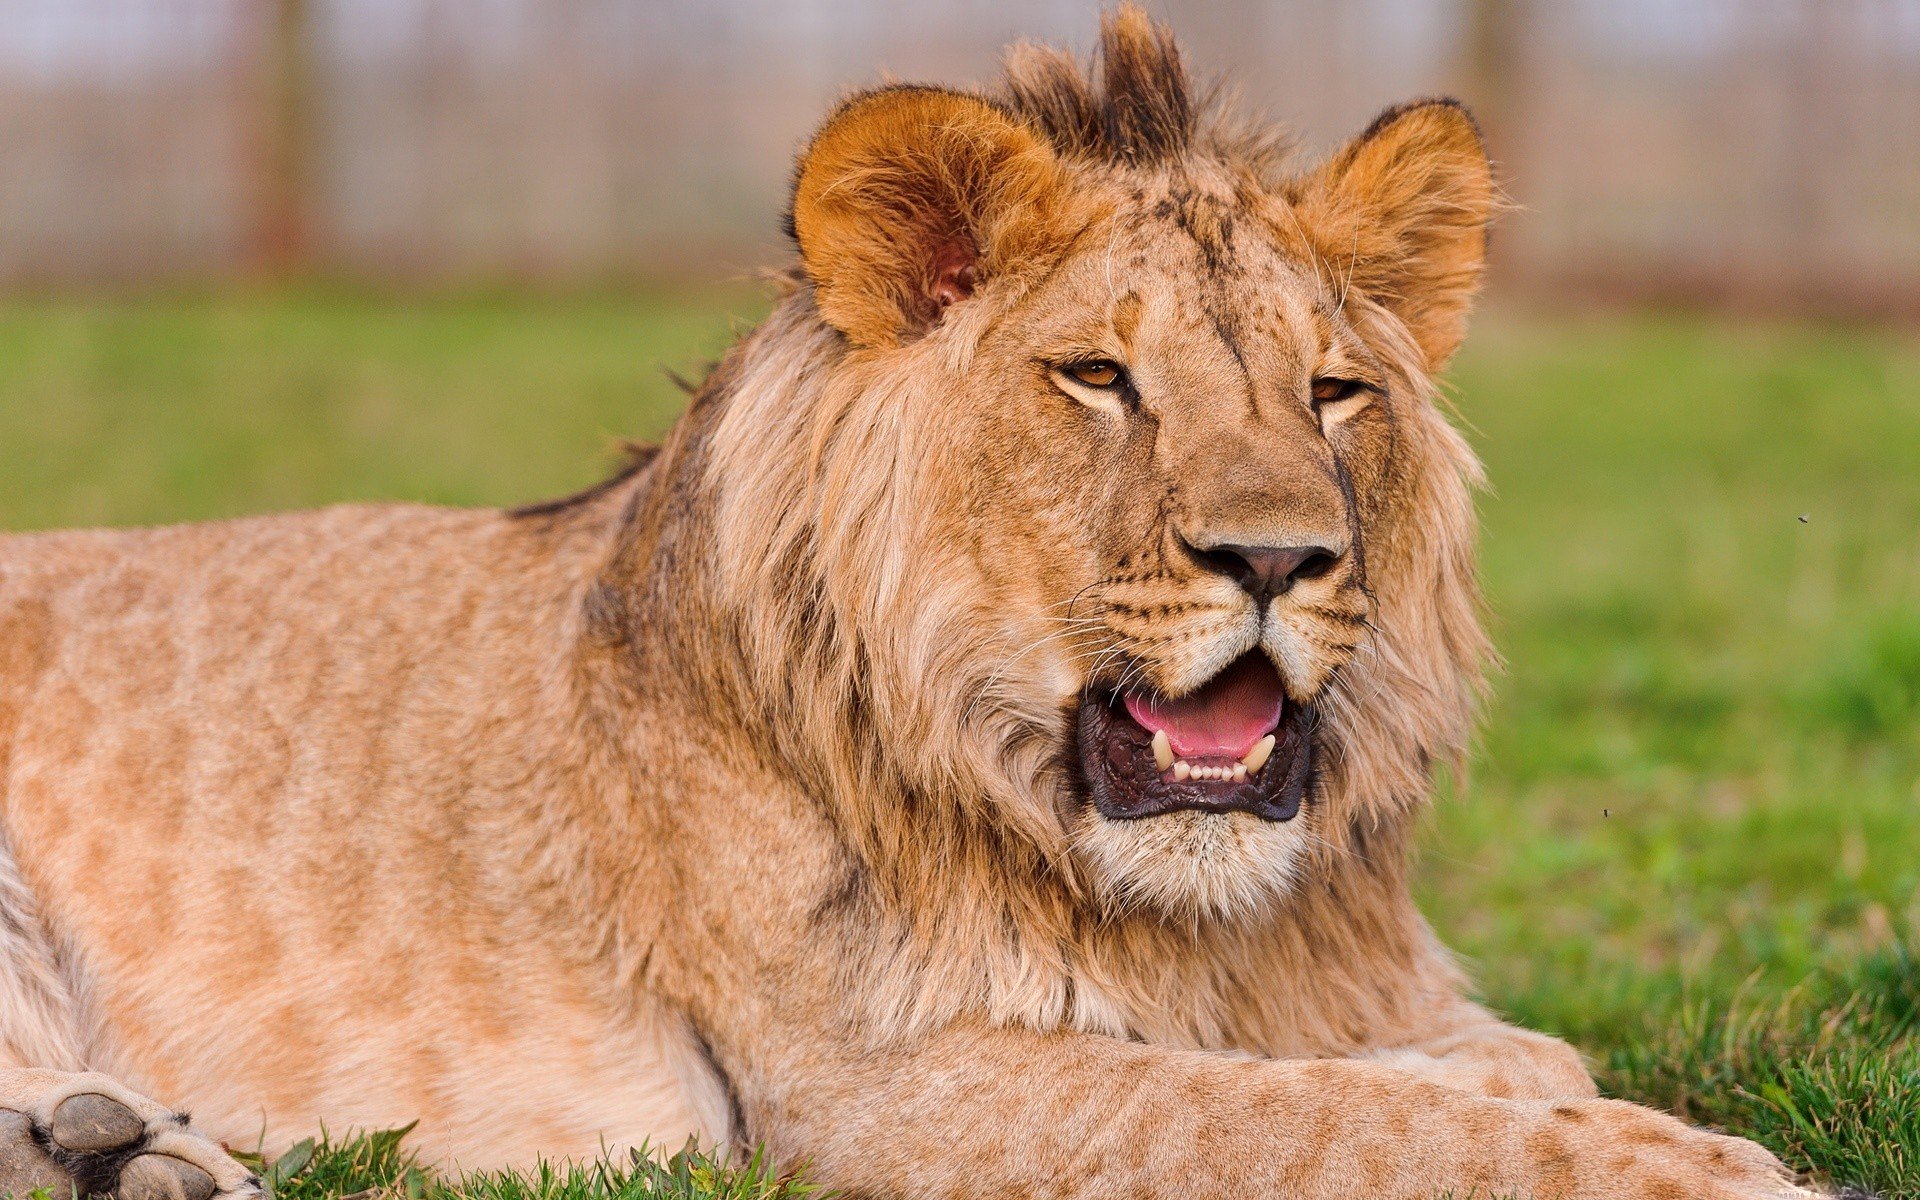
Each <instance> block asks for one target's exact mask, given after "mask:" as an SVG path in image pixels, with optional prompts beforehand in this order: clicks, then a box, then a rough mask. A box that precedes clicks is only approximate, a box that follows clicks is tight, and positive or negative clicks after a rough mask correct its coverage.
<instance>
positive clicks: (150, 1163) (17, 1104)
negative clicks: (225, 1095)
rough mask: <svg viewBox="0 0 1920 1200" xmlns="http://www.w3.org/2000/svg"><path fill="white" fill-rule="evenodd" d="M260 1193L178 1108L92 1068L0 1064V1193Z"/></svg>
mask: <svg viewBox="0 0 1920 1200" xmlns="http://www.w3.org/2000/svg"><path fill="white" fill-rule="evenodd" d="M42 1188H44V1189H46V1190H48V1191H50V1192H52V1193H54V1194H55V1195H80V1196H110V1197H115V1198H116V1200H253V1198H255V1197H258V1196H259V1195H260V1181H259V1180H258V1179H257V1178H255V1177H254V1176H253V1174H252V1173H251V1172H249V1171H248V1170H247V1169H246V1168H245V1167H243V1166H241V1165H240V1164H239V1163H237V1162H235V1161H234V1160H233V1158H232V1157H230V1156H229V1155H228V1154H227V1153H226V1151H224V1150H222V1149H221V1148H220V1146H219V1145H218V1144H217V1143H215V1142H212V1141H209V1140H208V1139H207V1138H204V1137H202V1136H200V1135H199V1134H198V1133H195V1132H194V1131H193V1129H192V1128H191V1127H190V1126H189V1125H188V1124H187V1120H186V1118H185V1117H184V1116H182V1115H179V1114H176V1113H174V1112H172V1111H171V1110H169V1109H167V1108H165V1107H163V1106H162V1105H159V1104H156V1103H154V1102H153V1101H152V1100H149V1099H147V1098H146V1097H145V1096H142V1095H140V1094H139V1093H138V1092H134V1091H132V1090H131V1089H129V1088H127V1087H125V1086H124V1085H122V1084H121V1083H119V1082H118V1081H117V1080H114V1079H112V1078H110V1077H108V1076H105V1075H96V1074H92V1073H70V1072H65V1071H36V1070H12V1071H0V1195H5V1194H9V1193H11V1194H12V1195H14V1196H16V1197H18V1196H25V1195H27V1194H28V1193H30V1192H32V1191H34V1190H36V1189H42Z"/></svg>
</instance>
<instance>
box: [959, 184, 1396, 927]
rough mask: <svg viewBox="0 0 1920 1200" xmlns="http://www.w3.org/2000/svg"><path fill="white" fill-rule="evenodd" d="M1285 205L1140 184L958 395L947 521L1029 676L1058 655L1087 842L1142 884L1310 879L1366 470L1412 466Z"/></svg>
mask: <svg viewBox="0 0 1920 1200" xmlns="http://www.w3.org/2000/svg"><path fill="white" fill-rule="evenodd" d="M1250 205H1251V206H1252V208H1253V211H1251V212H1249V211H1247V209H1248V207H1249V206H1250ZM1271 205H1272V202H1271V201H1268V200H1265V199H1264V198H1259V197H1235V196H1233V195H1231V194H1226V195H1218V194H1215V195H1209V194H1207V193H1204V192H1201V191H1199V190H1197V189H1195V188H1193V187H1192V185H1191V181H1189V180H1168V181H1164V182H1163V183H1162V184H1161V186H1160V187H1159V188H1158V189H1154V190H1150V191H1144V192H1142V193H1141V194H1140V195H1139V197H1138V198H1137V199H1136V198H1133V197H1132V196H1131V194H1127V195H1125V196H1124V197H1123V198H1122V202H1121V203H1120V204H1119V205H1118V206H1117V208H1116V210H1115V211H1114V212H1113V213H1112V214H1111V215H1110V216H1108V217H1107V218H1105V219H1104V220H1102V221H1100V222H1098V223H1097V224H1095V225H1093V226H1092V227H1090V228H1089V229H1088V231H1087V233H1086V234H1085V235H1084V236H1082V237H1080V238H1079V239H1077V241H1076V243H1075V248H1074V249H1073V251H1072V252H1071V253H1070V254H1069V255H1068V256H1067V257H1066V258H1065V259H1064V260H1063V261H1061V262H1060V263H1059V264H1058V265H1057V266H1056V267H1055V269H1054V270H1053V271H1052V272H1051V273H1050V274H1049V275H1048V276H1047V277H1046V278H1045V280H1044V281H1043V282H1042V283H1041V284H1040V285H1039V286H1037V287H1035V288H1034V289H1032V290H1031V291H1030V292H1029V293H1027V294H1026V295H1025V296H1023V297H1022V298H1021V299H1020V300H1019V301H1017V302H1016V303H1014V304H1012V305H1011V306H1010V307H1009V308H1008V309H1007V311H1005V312H1004V313H1003V314H1001V315H1000V317H999V318H998V319H997V320H996V321H994V322H993V323H992V325H991V326H990V327H989V328H988V329H987V330H986V331H985V333H984V335H983V336H982V337H981V338H980V339H979V343H978V347H977V349H976V350H975V351H974V353H973V355H972V356H971V358H970V360H969V361H968V362H967V363H966V365H965V367H964V374H965V378H966V380H969V381H972V382H971V384H968V383H963V382H961V381H958V380H956V381H955V384H956V385H955V388H954V391H953V393H952V394H953V395H954V396H955V397H956V399H960V398H961V397H964V400H963V401H962V402H959V403H955V404H953V405H951V406H950V407H949V409H948V410H947V412H946V414H945V415H944V417H941V418H937V419H938V420H939V426H938V427H939V428H940V429H941V430H942V435H943V441H944V442H946V445H947V450H946V453H947V454H950V455H951V458H950V461H951V462H953V463H954V464H955V465H956V467H957V469H956V470H955V471H953V472H952V473H951V474H949V475H947V476H946V477H945V484H946V485H947V486H949V487H951V488H953V489H954V493H955V494H953V495H951V496H948V497H944V498H942V500H941V501H940V502H939V508H940V509H941V511H943V512H949V513H952V514H954V517H955V520H954V521H953V522H952V525H951V527H950V528H949V529H948V530H947V531H946V536H949V537H951V538H953V539H954V540H955V542H956V544H959V545H965V546H967V547H968V557H969V562H968V564H967V567H968V568H969V569H970V570H971V571H972V572H974V573H976V574H977V576H978V578H979V579H981V580H982V581H983V582H984V585H985V592H986V594H988V595H990V596H992V597H993V607H994V609H995V610H996V611H997V612H998V613H999V614H1000V617H1001V620H1002V621H1003V622H1004V624H1005V626H1006V631H1005V633H1004V634H1003V635H1002V636H999V637H994V638H992V639H990V643H991V647H992V648H993V649H994V650H996V651H997V650H998V649H999V648H1000V647H1002V646H1004V645H1005V643H1006V642H1007V641H1009V640H1012V639H1016V638H1017V639H1024V641H1023V642H1021V643H1020V644H1021V645H1022V646H1024V649H1023V650H1022V651H1020V652H1021V653H1023V654H1024V656H1025V658H1026V659H1027V660H1028V661H1027V662H1026V663H1024V664H1019V665H1020V666H1022V667H1024V670H1022V671H1021V674H1022V676H1023V677H1029V678H1030V677H1031V674H1030V673H1035V669H1036V668H1039V669H1040V670H1041V671H1044V673H1045V678H1036V679H1034V680H1033V683H1034V685H1035V686H1038V687H1040V688H1043V689H1046V690H1047V691H1048V692H1049V693H1050V697H1049V698H1050V699H1053V700H1054V701H1055V702H1056V703H1057V704H1058V706H1059V708H1060V709H1061V710H1062V711H1063V712H1064V713H1065V718H1064V719H1063V721H1062V722H1061V723H1060V726H1059V730H1058V736H1059V738H1060V739H1061V745H1062V750H1063V751H1064V753H1063V756H1062V757H1063V758H1064V759H1065V760H1066V761H1067V762H1068V763H1069V766H1070V770H1069V772H1068V775H1069V778H1068V780H1067V785H1068V786H1069V787H1070V788H1071V790H1072V792H1073V796H1072V803H1071V804H1069V805H1066V806H1065V807H1066V809H1067V811H1068V815H1069V825H1070V827H1071V828H1072V829H1073V830H1074V831H1075V840H1076V842H1077V843H1078V845H1079V847H1080V848H1081V850H1082V851H1083V852H1085V853H1086V854H1089V855H1091V856H1093V857H1094V858H1095V859H1097V860H1098V863H1099V866H1100V873H1101V874H1102V875H1103V876H1106V877H1108V878H1109V879H1110V880H1111V879H1113V878H1115V877H1117V876H1124V877H1125V879H1126V882H1127V886H1128V890H1131V891H1135V892H1138V891H1140V890H1141V888H1142V887H1143V886H1144V887H1145V888H1147V889H1148V890H1151V891H1155V892H1169V891H1181V892H1185V891H1190V890H1191V888H1192V887H1193V886H1194V885H1195V884H1196V883H1199V884H1201V885H1202V886H1212V887H1215V888H1218V887H1225V888H1226V890H1227V892H1237V891H1240V890H1241V889H1243V888H1252V889H1254V890H1265V889H1267V888H1269V887H1271V886H1272V885H1273V884H1275V883H1277V882H1279V881H1281V880H1282V879H1283V878H1284V876H1285V874H1286V873H1287V871H1288V870H1289V868H1290V867H1291V865H1292V863H1293V859H1294V856H1295V855H1296V854H1297V853H1298V852H1299V850H1300V848H1301V846H1302V844H1303V841H1304V839H1305V836H1306V835H1305V828H1304V824H1303V823H1300V822H1299V820H1298V819H1299V817H1300V814H1301V808H1302V803H1303V801H1304V800H1305V799H1306V796H1307V793H1308V789H1309V785H1310V783H1311V782H1312V779H1313V776H1314V773H1315V762H1314V759H1315V755H1316V741H1317V738H1316V727H1317V726H1318V725H1319V722H1318V721H1317V719H1316V702H1317V701H1318V700H1319V699H1320V698H1321V697H1322V695H1323V694H1324V693H1325V692H1326V690H1327V689H1328V687H1329V686H1330V681H1332V680H1333V679H1335V677H1336V676H1338V675H1339V673H1340V672H1341V671H1342V670H1343V669H1344V668H1346V667H1347V665H1348V663H1349V662H1350V661H1351V660H1352V658H1353V656H1354V655H1355V654H1356V653H1357V652H1358V651H1359V649H1360V647H1361V646H1363V645H1364V643H1365V640H1366V636H1367V632H1368V629H1367V626H1368V623H1369V621H1370V620H1371V619H1372V617H1373V615H1374V610H1373V600H1372V597H1371V596H1370V595H1369V592H1368V585H1367V573H1366V564H1365V553H1366V544H1367V532H1368V531H1367V529H1366V527H1365V522H1364V521H1363V517H1362V512H1361V510H1360V508H1359V497H1358V496H1357V495H1356V487H1357V486H1367V485H1371V484H1373V483H1375V482H1377V481H1379V480H1381V479H1382V478H1383V477H1384V475H1385V470H1384V468H1385V465H1386V460H1387V458H1388V456H1389V454H1390V452H1391V448H1392V429H1393V418H1392V415H1391V411H1390V408H1389V403H1388V396H1389V394H1390V392H1391V390H1392V388H1393V385H1394V383H1395V382H1396V380H1395V377H1394V373H1393V372H1392V371H1390V369H1389V368H1388V367H1387V365H1386V364H1385V363H1383V361H1382V359H1381V356H1380V355H1379V354H1378V353H1377V352H1376V351H1375V350H1374V349H1372V348H1371V347H1369V346H1368V344H1367V342H1366V341H1365V339H1364V338H1362V337H1361V336H1360V335H1359V333H1358V332H1356V330H1355V328H1354V326H1353V324H1352V323H1351V322H1350V321H1349V320H1348V319H1347V318H1346V317H1345V315H1344V314H1343V313H1342V311H1341V299H1342V297H1341V295H1340V281H1339V280H1338V279H1329V278H1327V277H1326V275H1325V274H1324V272H1323V273H1322V274H1321V275H1319V276H1318V277H1316V275H1315V267H1314V264H1313V263H1312V262H1311V261H1310V260H1303V259H1296V258H1294V257H1292V256H1291V255H1290V254H1289V251H1288V247H1287V246H1286V245H1284V244H1283V243H1281V242H1280V241H1279V240H1278V239H1276V238H1274V237H1273V236H1272V235H1271V233H1270V232H1269V230H1271V229H1272V228H1273V224H1272V222H1273V219H1274V218H1282V219H1284V214H1282V213H1280V212H1277V211H1274V210H1273V208H1272V207H1271ZM983 383H984V384H985V386H982V384H983ZM1356 481H1361V482H1360V483H1359V484H1356ZM1375 507H1376V508H1377V507H1378V506H1377V505H1376V506H1375ZM983 657H984V656H983ZM1015 665H1016V664H1004V665H1003V664H996V663H989V662H985V661H982V662H981V663H979V664H977V669H979V670H981V671H982V673H983V679H984V677H985V674H986V673H988V672H991V671H992V670H995V669H1005V668H1007V667H1013V666H1015ZM1222 856H1226V857H1228V858H1231V859H1234V860H1236V861H1235V864H1234V865H1233V866H1232V867H1230V868H1227V869H1225V870H1221V869H1218V868H1219V867H1220V861H1219V860H1220V859H1221V858H1222ZM1202 863H1204V864H1205V865H1206V867H1207V868H1208V869H1207V870H1206V871H1204V872H1201V873H1199V874H1196V871H1197V869H1198V868H1199V867H1200V866H1201V865H1202ZM1169 871H1171V872H1173V873H1174V875H1175V878H1172V879H1166V878H1161V876H1162V875H1163V874H1164V873H1166V872H1169ZM1148 877H1152V878H1148ZM1234 898H1235V897H1233V896H1229V895H1227V894H1224V893H1223V894H1222V895H1221V896H1219V897H1217V898H1216V899H1217V900H1218V901H1219V902H1223V903H1231V902H1232V901H1233V899H1234ZM1210 906H1212V903H1211V902H1210Z"/></svg>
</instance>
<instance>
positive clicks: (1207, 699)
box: [1125, 654, 1287, 758]
mask: <svg viewBox="0 0 1920 1200" xmlns="http://www.w3.org/2000/svg"><path fill="white" fill-rule="evenodd" d="M1125 699H1126V702H1127V715H1129V716H1131V717H1132V718H1133V719H1134V720H1136V721H1138V722H1139V723H1140V724H1141V725H1143V726H1145V727H1146V729H1147V731H1148V732H1150V733H1157V732H1159V731H1160V730H1162V729H1164V730H1166V731H1167V740H1168V741H1170V742H1172V743H1173V752H1174V753H1175V754H1176V755H1178V756H1180V757H1181V758H1245V757H1246V756H1247V751H1249V750H1251V749H1253V745H1254V743H1255V742H1257V741H1259V740H1260V739H1261V738H1263V737H1265V736H1266V735H1267V734H1269V733H1272V732H1273V731H1274V729H1275V728H1276V727H1277V726H1278V725H1279V724H1280V718H1281V717H1282V716H1283V715H1284V714H1285V713H1286V711H1287V694H1286V692H1285V691H1283V690H1282V689H1281V687H1280V676H1279V674H1278V673H1277V672H1276V671H1274V669H1273V664H1272V663H1270V662H1268V661H1267V660H1266V658H1265V656H1263V655H1260V654H1249V655H1246V656H1245V657H1243V658H1241V659H1240V660H1239V661H1238V662H1236V663H1234V664H1233V665H1232V666H1231V667H1228V668H1227V669H1226V670H1225V671H1222V672H1221V673H1220V674H1219V675H1216V676H1215V677H1214V678H1213V679H1211V680H1209V681H1208V682H1207V684H1206V686H1205V687H1202V688H1201V689H1200V690H1199V691H1197V692H1194V693H1193V694H1192V695H1189V696H1182V697H1180V698H1179V699H1178V700H1167V699H1163V698H1154V699H1147V698H1145V697H1143V696H1141V695H1140V694H1139V693H1138V692H1128V693H1127V694H1126V697H1125Z"/></svg>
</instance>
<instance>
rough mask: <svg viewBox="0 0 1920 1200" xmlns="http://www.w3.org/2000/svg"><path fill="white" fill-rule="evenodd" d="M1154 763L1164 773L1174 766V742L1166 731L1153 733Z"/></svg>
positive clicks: (1160, 730) (1158, 730) (1161, 730)
mask: <svg viewBox="0 0 1920 1200" xmlns="http://www.w3.org/2000/svg"><path fill="white" fill-rule="evenodd" d="M1153 763H1154V765H1155V766H1157V767H1159V768H1160V769H1161V770H1162V771H1164V770H1166V769H1167V768H1168V767H1170V766H1172V765H1173V742H1172V741H1171V740H1169V739H1168V737H1167V731H1166V730H1164V729H1156V730H1154V731H1153Z"/></svg>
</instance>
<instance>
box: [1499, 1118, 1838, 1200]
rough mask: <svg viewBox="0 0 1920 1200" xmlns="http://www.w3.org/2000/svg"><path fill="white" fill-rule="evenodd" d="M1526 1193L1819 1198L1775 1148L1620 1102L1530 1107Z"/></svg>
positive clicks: (1609, 1198)
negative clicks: (1533, 1119)
mask: <svg viewBox="0 0 1920 1200" xmlns="http://www.w3.org/2000/svg"><path fill="white" fill-rule="evenodd" d="M1531 1107H1534V1108H1535V1109H1536V1114H1535V1115H1536V1117H1537V1125H1536V1126H1535V1128H1534V1129H1533V1130H1532V1131H1530V1132H1529V1134H1528V1136H1527V1138H1526V1148H1527V1157H1528V1167H1529V1173H1530V1174H1532V1175H1533V1176H1534V1178H1532V1179H1530V1180H1528V1181H1526V1182H1527V1184H1528V1185H1529V1186H1528V1187H1527V1189H1526V1190H1527V1191H1529V1192H1530V1193H1531V1194H1532V1195H1534V1196H1537V1197H1547V1196H1556V1195H1557V1196H1564V1197H1567V1198H1568V1200H1572V1198H1574V1197H1578V1198H1579V1200H1786V1198H1802V1197H1816V1196H1819V1195H1820V1193H1818V1192H1812V1191H1809V1190H1807V1189H1805V1188H1803V1187H1800V1186H1799V1185H1798V1184H1797V1183H1795V1181H1794V1178H1793V1174H1792V1172H1790V1171H1788V1170H1787V1168H1786V1167H1785V1165H1783V1164H1782V1163H1781V1162H1780V1160H1779V1159H1777V1158H1775V1157H1774V1156H1773V1154H1772V1152H1771V1151H1769V1150H1767V1149H1766V1148H1765V1147H1764V1146H1761V1145H1759V1144H1758V1143H1756V1142H1750V1141H1748V1140H1746V1139H1745V1138H1737V1137H1728V1136H1726V1135H1724V1134H1718V1133H1712V1132H1709V1131H1707V1130H1704V1129H1696V1128H1694V1127H1693V1126H1690V1125H1688V1124H1686V1123H1685V1122H1683V1121H1680V1120H1678V1119H1676V1118H1674V1117H1671V1116H1668V1115H1667V1114H1665V1113H1661V1112H1655V1111H1654V1110H1653V1109H1650V1108H1643V1107H1641V1106H1640V1105H1637V1104H1628V1103H1626V1102H1625V1101H1620V1100H1575V1101H1562V1102H1558V1103H1549V1104H1541V1105H1536V1106H1531Z"/></svg>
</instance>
